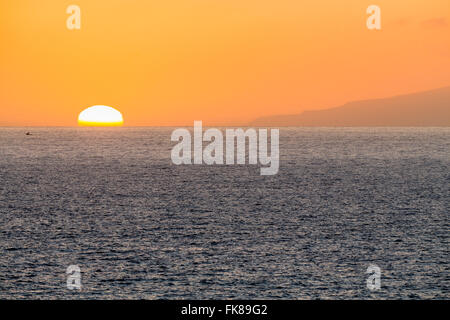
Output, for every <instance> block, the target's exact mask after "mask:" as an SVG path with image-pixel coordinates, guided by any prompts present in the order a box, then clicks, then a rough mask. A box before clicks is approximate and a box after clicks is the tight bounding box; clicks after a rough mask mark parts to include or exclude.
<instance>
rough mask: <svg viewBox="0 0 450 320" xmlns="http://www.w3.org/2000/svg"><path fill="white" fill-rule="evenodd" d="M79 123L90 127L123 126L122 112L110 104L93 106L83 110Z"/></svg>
mask: <svg viewBox="0 0 450 320" xmlns="http://www.w3.org/2000/svg"><path fill="white" fill-rule="evenodd" d="M78 125H80V126H89V127H113V126H122V125H123V117H122V114H121V113H120V112H119V111H117V110H116V109H114V108H111V107H108V106H92V107H89V108H87V109H85V110H83V111H82V112H81V113H80V115H79V116H78Z"/></svg>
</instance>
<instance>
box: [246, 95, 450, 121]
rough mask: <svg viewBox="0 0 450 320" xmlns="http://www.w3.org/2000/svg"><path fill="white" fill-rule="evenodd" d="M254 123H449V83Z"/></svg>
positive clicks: (265, 118)
mask: <svg viewBox="0 0 450 320" xmlns="http://www.w3.org/2000/svg"><path fill="white" fill-rule="evenodd" d="M250 125H251V126H279V127H284V126H299V127H378V126H380V127H390V126H393V127H395V126H399V127H448V126H450V86H449V87H444V88H440V89H435V90H430V91H424V92H418V93H413V94H406V95H400V96H395V97H390V98H384V99H373V100H362V101H354V102H349V103H346V104H344V105H342V106H339V107H335V108H330V109H323V110H317V111H305V112H303V113H301V114H294V115H274V116H268V117H262V118H258V119H256V120H254V121H252V122H251V123H250Z"/></svg>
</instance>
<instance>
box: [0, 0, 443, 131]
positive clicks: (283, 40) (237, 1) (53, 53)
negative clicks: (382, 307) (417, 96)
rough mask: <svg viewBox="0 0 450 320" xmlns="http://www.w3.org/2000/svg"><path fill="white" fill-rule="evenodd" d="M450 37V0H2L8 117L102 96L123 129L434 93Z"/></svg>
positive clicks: (43, 113) (60, 120)
mask: <svg viewBox="0 0 450 320" xmlns="http://www.w3.org/2000/svg"><path fill="white" fill-rule="evenodd" d="M69 5H76V7H74V6H71V7H70V8H69V9H70V10H68V7H69ZM371 5H377V6H378V7H379V8H380V16H381V29H380V30H377V28H375V29H373V30H370V29H369V28H368V25H367V19H368V18H369V17H370V15H371V14H373V13H368V11H367V9H368V7H369V6H371ZM78 8H79V10H78ZM369 12H370V11H369ZM78 13H79V15H78ZM449 35H450V1H449V0H431V1H424V0H395V1H392V0H376V1H369V0H346V1H336V0H304V1H298V0H285V1H273V0H245V1H242V0H226V1H211V0H169V1H126V0H112V1H111V0H108V1H107V0H96V1H92V0H77V1H73V2H72V1H60V0H46V1H32V0H10V1H0V46H1V50H0V125H46V126H72V125H76V116H77V115H78V113H79V112H80V106H90V105H93V104H94V103H96V101H102V103H104V104H107V105H111V106H120V111H121V112H122V113H123V114H124V115H126V125H127V126H128V125H130V126H141V125H142V126H145V125H155V126H159V125H162V126H165V125H174V126H178V125H189V126H190V125H192V122H193V121H194V120H198V119H201V120H203V123H204V125H205V126H206V125H214V126H215V125H221V124H223V125H228V124H233V123H234V124H238V125H241V124H245V123H248V121H252V120H254V119H255V118H258V117H261V116H270V115H274V114H299V113H302V112H303V111H305V110H318V109H324V108H330V107H336V106H339V105H342V104H344V103H346V102H349V101H355V100H364V99H374V98H383V97H390V96H394V95H398V94H407V93H413V92H420V91H425V90H430V89H436V88H440V87H444V86H448V85H450V41H449Z"/></svg>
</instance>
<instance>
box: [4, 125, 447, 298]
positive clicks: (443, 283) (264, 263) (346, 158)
mask: <svg viewBox="0 0 450 320" xmlns="http://www.w3.org/2000/svg"><path fill="white" fill-rule="evenodd" d="M172 130H173V129H172V128H110V129H108V128H99V129H96V128H94V129H88V128H84V129H83V128H0V182H1V183H0V226H1V229H0V243H1V245H0V252H1V255H0V298H10V299H11V298H12V299H18V298H26V299H43V298H60V299H67V298H89V299H91V298H94V299H97V298H102V299H110V298H127V299H128V298H133V299H158V298H181V299H187V298H194V299H213V298H246V299H254V298H269V299H277V298H283V299H286V298H291V299H297V298H298V299H314V298H362V299H366V298H447V299H448V298H450V280H449V279H450V273H449V252H448V248H449V231H450V228H449V227H450V223H449V207H450V201H449V200H450V199H449V193H450V188H449V185H450V184H449V182H450V170H449V169H450V129H449V128H440V129H439V128H389V129H388V128H355V129H350V128H339V129H338V128H334V129H333V128H302V129H294V128H292V129H289V128H286V129H281V131H280V153H281V158H280V171H279V173H278V175H275V176H260V175H259V166H254V165H252V166H248V165H247V166H244V165H239V166H237V165H236V166H207V165H196V166H194V165H191V166H175V165H173V164H172V163H171V160H170V150H171V147H172V146H173V144H174V143H172V142H171V141H170V134H171V132H172ZM27 131H31V132H32V135H31V136H26V135H25V132H27ZM72 264H76V265H79V266H80V268H81V282H82V286H83V287H82V290H81V291H80V292H78V291H76V292H74V291H70V290H68V289H67V288H66V273H65V272H66V268H67V267H68V266H69V265H72ZM370 264H376V265H378V266H379V267H380V268H381V289H380V290H379V291H376V292H370V291H369V290H368V289H367V287H366V279H367V277H368V275H367V274H366V269H367V267H368V266H369V265H370Z"/></svg>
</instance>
